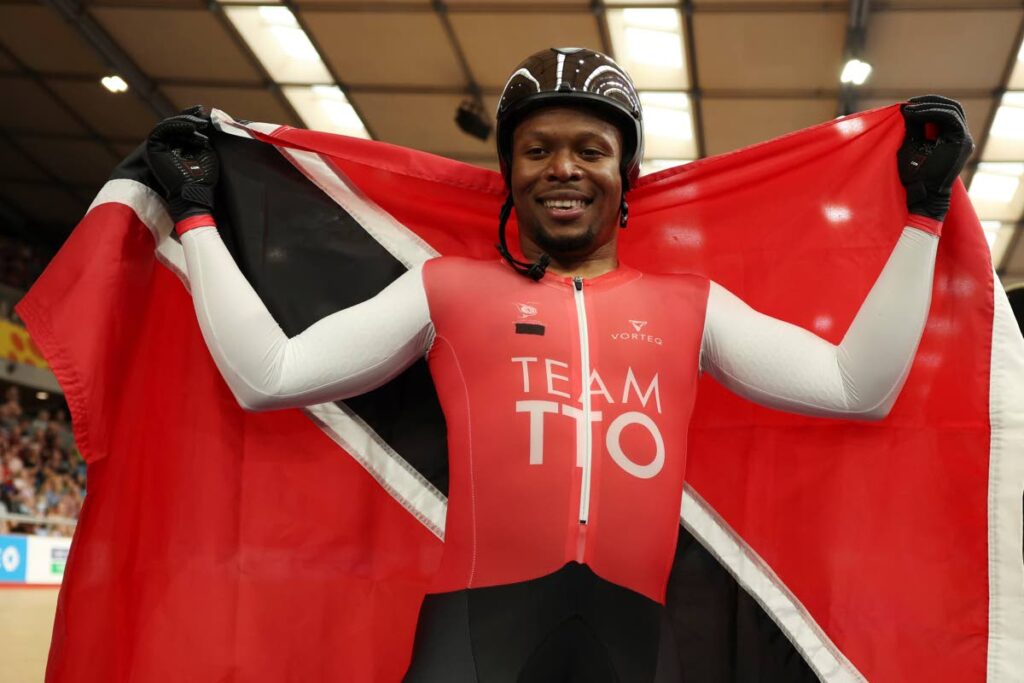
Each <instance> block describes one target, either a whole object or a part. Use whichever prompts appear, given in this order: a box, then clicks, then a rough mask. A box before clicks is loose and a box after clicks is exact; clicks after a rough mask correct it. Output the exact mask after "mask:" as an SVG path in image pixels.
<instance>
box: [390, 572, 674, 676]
mask: <svg viewBox="0 0 1024 683" xmlns="http://www.w3.org/2000/svg"><path fill="white" fill-rule="evenodd" d="M680 679H681V676H680V671H679V659H678V657H677V655H676V650H675V642H674V639H673V637H672V631H671V625H670V623H669V619H668V615H667V613H666V611H665V608H664V607H663V606H662V605H660V604H658V603H656V602H654V601H653V600H651V599H649V598H647V597H644V596H643V595H640V594H639V593H635V592H633V591H631V590H628V589H626V588H622V587H621V586H616V585H614V584H611V583H609V582H608V581H605V580H604V579H601V578H600V577H598V576H597V575H596V574H594V572H592V571H591V570H590V568H589V567H586V566H585V565H581V564H577V563H575V562H573V563H570V564H567V565H565V566H564V567H562V568H561V569H560V570H558V571H557V572H555V573H554V574H549V575H548V576H544V577H541V578H539V579H534V580H532V581H525V582H522V583H516V584H510V585H506V586H494V587H489V588H473V589H467V590H462V591H456V592H453V593H438V594H433V595H428V596H427V597H426V598H425V599H424V601H423V606H422V608H421V609H420V616H419V622H418V623H417V626H416V642H415V645H414V647H413V657H412V663H411V664H410V666H409V671H408V672H407V673H406V676H405V679H404V680H405V682H406V683H527V682H528V683H556V682H557V683H584V682H585V683H613V682H615V683H677V682H678V681H679V680H680Z"/></svg>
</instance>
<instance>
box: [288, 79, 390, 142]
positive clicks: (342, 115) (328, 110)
mask: <svg viewBox="0 0 1024 683" xmlns="http://www.w3.org/2000/svg"><path fill="white" fill-rule="evenodd" d="M282 91H283V92H284V95H285V97H287V98H288V101H289V102H291V105H292V106H293V107H294V108H295V111H297V112H298V113H299V116H301V117H302V120H303V121H305V123H306V125H307V126H309V127H310V128H312V129H314V130H322V131H326V132H329V133H340V134H342V135H350V136H352V137H357V138H364V139H369V138H370V134H369V132H368V131H367V130H366V126H365V125H363V121H362V119H360V118H359V114H357V113H356V110H355V108H354V107H353V106H352V104H351V103H350V102H349V101H348V98H346V97H345V93H343V92H342V91H341V88H339V87H338V86H336V85H313V86H295V85H286V86H284V87H283V88H282Z"/></svg>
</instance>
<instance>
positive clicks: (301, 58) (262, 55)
mask: <svg viewBox="0 0 1024 683" xmlns="http://www.w3.org/2000/svg"><path fill="white" fill-rule="evenodd" d="M224 13H225V15H226V16H227V17H228V19H229V20H230V21H231V23H232V24H233V25H234V27H235V29H236V30H237V31H238V33H239V35H241V36H242V39H243V40H245V42H246V44H247V45H248V46H249V48H250V49H251V50H252V51H253V53H254V54H255V55H256V57H257V58H258V59H259V60H260V62H262V63H263V66H265V67H266V69H267V72H268V73H269V74H270V77H271V78H272V79H273V80H274V81H276V82H278V83H324V84H327V83H333V82H334V79H333V78H332V77H331V75H330V73H329V72H328V71H327V66H326V65H325V64H324V63H323V60H322V59H321V58H320V54H319V53H318V52H317V50H316V48H315V47H314V46H313V43H312V41H311V40H310V39H309V36H308V35H307V34H306V32H305V31H303V30H302V27H301V26H300V25H299V21H298V19H297V18H296V16H295V14H294V13H293V12H292V11H291V10H290V9H288V8H287V7H283V6H280V5H277V6H263V7H245V6H240V5H228V6H225V7H224Z"/></svg>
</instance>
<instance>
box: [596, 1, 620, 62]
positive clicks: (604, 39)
mask: <svg viewBox="0 0 1024 683" xmlns="http://www.w3.org/2000/svg"><path fill="white" fill-rule="evenodd" d="M590 12H591V14H593V15H594V21H596V22H597V34H598V35H599V36H600V37H601V52H603V53H605V54H606V55H608V56H609V57H611V58H612V59H616V57H615V46H614V45H612V34H611V31H610V30H609V29H608V8H607V7H605V4H604V2H603V0H590Z"/></svg>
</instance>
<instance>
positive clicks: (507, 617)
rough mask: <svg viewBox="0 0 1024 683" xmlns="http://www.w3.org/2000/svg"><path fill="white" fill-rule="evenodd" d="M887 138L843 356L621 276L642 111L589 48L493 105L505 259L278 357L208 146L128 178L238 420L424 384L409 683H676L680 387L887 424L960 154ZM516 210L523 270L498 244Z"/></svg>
mask: <svg viewBox="0 0 1024 683" xmlns="http://www.w3.org/2000/svg"><path fill="white" fill-rule="evenodd" d="M904 117H905V119H906V122H907V136H906V139H905V142H904V145H903V147H902V148H901V150H900V153H899V155H898V159H897V163H898V164H899V166H900V177H901V179H902V180H903V182H904V184H905V186H906V187H907V200H908V208H909V215H908V217H907V219H906V221H905V227H904V228H903V231H902V234H901V235H900V237H899V240H898V242H897V244H896V246H895V248H894V249H893V252H892V254H891V256H890V258H889V260H888V262H887V263H886V265H885V267H884V268H883V270H882V272H881V274H880V275H879V276H878V280H877V281H876V284H875V286H874V287H873V288H872V290H871V292H870V293H869V294H868V296H867V298H866V299H865V301H864V303H863V305H862V307H861V309H860V311H859V313H858V314H857V316H856V318H855V319H854V322H853V323H852V324H851V326H850V328H849V330H848V332H847V334H846V336H845V337H844V339H843V341H842V342H841V343H840V344H839V345H838V346H834V345H832V344H830V343H828V342H826V341H824V340H822V339H820V338H818V337H816V336H815V335H813V334H812V333H810V332H808V331H806V330H803V329H800V328H797V327H795V326H793V325H789V324H787V323H785V322H782V321H779V320H775V319H772V318H769V317H767V316H764V315H761V314H759V313H757V312H755V311H753V310H752V309H750V308H749V307H747V306H746V305H745V304H744V303H743V302H742V301H740V300H739V299H738V298H737V297H735V296H734V295H732V294H730V293H729V292H728V291H726V290H725V289H724V288H722V287H721V286H719V285H717V284H716V283H714V282H710V281H708V280H706V279H704V278H701V277H697V276H662V275H654V274H650V273H644V272H642V271H640V270H637V269H634V268H631V267H629V266H627V265H625V264H622V263H620V262H619V260H618V258H617V237H618V231H619V229H620V227H625V226H626V225H627V223H628V204H627V201H626V194H627V191H628V190H629V188H630V187H631V186H632V185H633V184H634V183H635V182H636V180H637V178H638V175H639V162H640V159H641V158H642V155H643V127H642V113H641V109H640V104H639V98H638V96H637V94H636V91H635V89H634V87H633V85H632V82H631V81H630V79H629V77H628V76H627V75H626V74H625V73H624V72H623V71H622V70H621V69H619V67H618V66H617V65H615V63H614V62H612V61H611V60H610V59H609V58H607V57H606V56H604V55H601V54H599V53H596V52H592V51H589V50H578V49H553V50H545V51H542V52H540V53H537V54H535V55H533V56H531V57H530V58H528V59H527V60H526V61H525V62H523V64H521V65H520V66H519V67H518V68H517V69H516V71H515V72H514V73H513V74H512V77H511V78H510V79H509V81H508V83H507V85H506V87H505V91H504V93H503V95H502V99H501V102H500V104H499V110H498V128H497V139H498V154H499V159H500V161H501V165H502V172H503V175H504V177H505V181H506V184H507V185H508V188H509V199H508V201H506V203H505V206H504V207H503V209H502V212H501V220H500V228H499V237H500V239H499V241H500V247H499V251H500V252H501V254H502V257H503V259H504V260H499V259H494V260H490V261H477V260H470V259H461V258H452V257H445V258H439V259H435V260H433V261H428V262H427V263H426V264H425V265H423V266H420V267H416V268H413V269H412V270H410V271H409V272H407V273H406V274H405V275H403V276H402V277H400V278H399V279H398V280H396V281H395V282H394V283H392V284H391V285H390V286H389V287H387V288H386V289H384V290H383V291H382V292H381V293H380V294H378V295H377V296H376V297H374V298H373V299H371V300H369V301H366V302H364V303H362V304H359V305H356V306H353V307H351V308H348V309H345V310H343V311H339V312H337V313H335V314H333V315H331V316H328V317H326V318H324V319H322V320H320V321H319V322H317V323H315V324H314V325H312V326H311V327H309V328H308V329H307V330H305V331H304V332H302V333H301V334H299V335H297V336H295V337H292V338H291V339H289V338H287V337H286V336H285V335H284V334H283V332H282V331H281V329H280V328H279V327H278V325H277V324H276V323H275V322H274V320H273V318H272V317H271V316H270V314H269V313H268V312H267V310H266V308H265V306H264V305H263V303H262V301H261V300H260V299H259V297H258V296H257V295H256V294H255V292H254V291H253V289H252V288H251V287H250V285H249V283H248V282H247V281H246V280H245V278H244V277H243V276H242V274H241V273H240V272H239V271H238V268H237V267H236V265H235V263H234V261H233V260H232V258H231V257H230V255H229V254H228V252H227V250H226V248H225V247H224V244H223V243H222V241H221V240H220V237H219V236H218V234H217V230H216V227H215V225H214V222H213V219H212V217H211V216H210V211H211V209H212V206H213V188H214V186H215V184H216V180H217V158H216V156H215V154H214V153H213V150H212V148H210V146H209V144H208V143H207V142H206V140H205V138H204V137H203V136H202V134H201V131H202V129H203V128H204V127H205V126H207V125H208V123H207V122H206V121H205V120H204V119H202V118H201V117H198V116H195V115H194V113H193V114H189V113H186V114H184V115H181V116H178V117H173V118H171V119H168V120H166V121H164V122H162V123H161V124H159V125H158V126H157V128H156V129H155V130H154V132H153V134H152V135H151V138H150V141H149V143H148V159H149V162H150V165H151V167H152V169H153V172H154V174H155V175H156V176H157V178H158V179H159V181H160V182H161V184H162V185H163V186H164V188H165V190H166V194H167V198H168V201H169V205H170V209H171V213H172V217H173V218H174V219H175V221H176V226H177V231H178V233H179V235H180V236H181V241H182V245H183V247H184V251H185V257H186V262H187V265H188V271H189V278H190V283H191V291H192V296H193V298H194V301H195V304H196V312H197V316H198V318H199V323H200V326H201V327H202V330H203V334H204V337H205V339H206V341H207V344H208V346H209V348H210V352H211V354H212V355H213V357H214V359H215V361H216V363H217V365H218V367H219V368H220V370H221V372H222V374H223V375H224V378H225V380H226V381H227V383H228V385H229V386H230V387H231V389H232V391H233V392H234V394H235V396H236V397H237V399H238V401H239V402H240V403H241V404H242V405H243V406H245V407H247V408H250V409H255V410H266V409H276V408H284V407H294V406H302V405H309V404H316V403H322V402H325V401H334V400H338V399H343V398H346V397H350V396H354V395H358V394H360V393H363V392H365V391H368V390H371V389H373V388H375V387H377V386H380V385H381V384H384V383H385V382H387V381H389V380H390V379H392V378H394V377H395V376H396V375H398V374H399V373H401V372H402V371H403V370H404V369H405V368H407V367H408V366H409V365H410V364H411V363H413V362H414V361H415V360H416V359H418V358H419V357H421V356H424V355H425V356H426V357H427V359H428V361H429V364H430V369H431V374H432V376H433V378H434V382H435V385H436V388H437V392H438V396H439V398H440V401H441V405H442V407H443V409H444V412H445V417H446V420H447V424H448V439H449V470H450V488H449V503H448V517H447V522H446V536H445V550H444V555H443V558H442V561H441V566H440V567H439V569H438V571H437V573H436V575H435V577H434V579H433V585H432V588H431V594H430V595H428V596H427V598H426V599H425V601H424V604H423V607H422V610H421V613H420V620H419V626H418V629H417V638H416V645H415V648H414V654H413V661H412V664H411V665H410V669H409V672H408V673H407V676H406V680H408V681H484V682H491V681H567V680H569V681H576V680H578V681H592V682H601V681H631V682H632V681H674V680H678V679H679V677H680V675H679V671H678V663H677V661H676V659H675V655H674V653H673V651H672V646H671V636H670V633H669V631H668V626H667V621H666V619H665V615H664V611H663V609H662V607H661V605H662V603H663V602H664V598H665V583H666V579H667V576H668V572H669V569H670V567H671V563H672V557H673V550H674V544H675V541H676V537H677V528H678V523H679V522H678V516H679V501H680V496H681V491H682V485H683V477H684V474H685V457H686V440H687V439H686V434H687V426H688V423H689V419H690V413H691V410H692V406H693V402H694V397H695V391H696V383H697V378H698V375H699V373H700V372H702V371H707V372H710V373H712V375H713V376H715V377H716V378H717V379H718V380H719V381H721V382H722V383H723V384H724V385H725V386H727V387H728V388H730V389H732V390H733V391H735V392H736V393H738V394H740V395H742V396H745V397H747V398H749V399H751V400H754V401H757V402H759V403H761V404H764V405H767V406H770V407H773V408H778V409H783V410H790V411H794V412H800V413H806V414H812V415H824V416H833V417H842V418H853V419H880V418H883V417H884V416H885V415H886V414H887V413H888V411H889V409H890V407H891V406H892V404H893V403H894V402H895V400H896V397H897V395H898V393H899V390H900V388H901V386H902V384H903V382H904V380H905V379H906V375H907V372H908V371H909V367H910V364H911V361H912V359H913V356H914V352H915V350H916V347H917V343H918V340H919V339H920V335H921V332H922V329H923V326H924V322H925V319H926V316H927V312H928V307H929V301H930V294H931V283H932V273H933V268H934V260H935V253H936V248H937V242H938V233H939V231H940V228H941V223H942V220H943V218H944V216H945V213H946V210H947V209H948V206H949V195H950V190H951V186H952V184H953V182H954V181H955V179H956V177H957V175H958V173H959V171H960V169H961V168H962V166H963V164H964V162H965V161H966V158H967V157H968V156H969V154H970V152H971V150H972V148H973V144H972V142H971V139H970V136H969V134H968V132H967V128H966V125H965V123H964V119H963V112H962V110H961V109H960V107H959V105H957V104H956V103H955V102H952V101H951V100H947V99H945V98H939V97H926V98H915V99H914V100H912V101H911V102H910V103H909V104H907V105H906V106H905V107H904ZM513 208H514V209H515V212H516V216H517V219H518V224H519V234H520V249H521V251H522V254H523V256H524V257H525V260H522V259H518V258H515V257H514V256H513V255H512V254H511V252H510V251H509V249H508V248H507V246H506V243H505V237H504V229H505V223H506V222H507V220H508V218H509V217H510V215H511V212H512V209H513ZM756 229H771V226H760V227H756ZM524 276H525V277H524Z"/></svg>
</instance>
